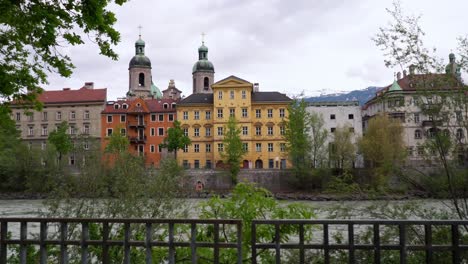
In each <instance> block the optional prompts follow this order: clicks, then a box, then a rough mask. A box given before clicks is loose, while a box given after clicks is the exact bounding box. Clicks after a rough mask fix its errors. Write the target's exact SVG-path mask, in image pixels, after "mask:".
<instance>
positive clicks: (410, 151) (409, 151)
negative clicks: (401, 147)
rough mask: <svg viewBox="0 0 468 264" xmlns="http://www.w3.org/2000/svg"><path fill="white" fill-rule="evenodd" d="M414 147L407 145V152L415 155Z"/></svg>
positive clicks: (409, 154)
mask: <svg viewBox="0 0 468 264" xmlns="http://www.w3.org/2000/svg"><path fill="white" fill-rule="evenodd" d="M413 149H414V148H413V147H407V148H406V153H407V154H408V156H413V152H414V150H413Z"/></svg>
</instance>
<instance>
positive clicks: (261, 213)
mask: <svg viewBox="0 0 468 264" xmlns="http://www.w3.org/2000/svg"><path fill="white" fill-rule="evenodd" d="M200 207H201V212H200V217H201V218H206V219H240V220H242V221H243V222H242V223H243V226H244V228H243V229H242V232H243V233H242V255H243V258H244V260H245V261H248V260H249V258H250V256H251V249H250V247H249V244H250V242H251V238H252V234H251V233H250V232H251V229H250V226H251V223H252V220H255V219H310V218H312V217H314V214H313V212H312V210H311V209H310V208H308V207H307V206H305V205H304V204H295V203H291V204H288V205H287V206H281V205H280V204H279V203H278V201H276V200H275V198H274V197H272V194H271V193H270V192H269V191H267V190H266V189H263V188H259V187H255V186H254V185H253V184H248V183H239V184H237V185H236V187H235V188H234V190H233V192H232V196H231V197H230V198H228V199H221V198H220V197H218V196H215V197H212V198H210V200H208V201H207V202H204V203H202V204H201V205H200ZM204 233H205V234H206V232H204ZM297 233H298V226H294V225H284V226H281V227H280V236H281V241H282V242H284V241H288V239H289V236H290V235H292V234H297ZM231 235H232V236H234V235H235V233H231ZM310 235H311V234H306V236H310ZM256 236H257V241H258V242H263V243H272V242H273V241H274V237H275V231H274V228H271V227H267V226H259V227H258V228H257V233H256ZM227 239H228V240H229V241H234V240H235V239H234V238H233V237H227ZM257 257H258V258H260V261H259V262H260V263H270V261H272V260H274V258H273V255H272V254H271V252H268V251H260V252H258V255H257ZM205 258H212V253H211V254H209V255H207V256H205ZM231 258H232V256H231V255H229V254H225V255H223V254H222V255H221V257H220V260H221V262H227V263H230V262H228V260H230V259H231ZM231 262H232V259H231Z"/></svg>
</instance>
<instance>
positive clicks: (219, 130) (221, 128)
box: [218, 127, 223, 136]
mask: <svg viewBox="0 0 468 264" xmlns="http://www.w3.org/2000/svg"><path fill="white" fill-rule="evenodd" d="M222 135H223V127H218V136H222Z"/></svg>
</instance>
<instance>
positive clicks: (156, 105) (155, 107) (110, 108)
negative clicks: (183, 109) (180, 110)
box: [102, 99, 178, 114]
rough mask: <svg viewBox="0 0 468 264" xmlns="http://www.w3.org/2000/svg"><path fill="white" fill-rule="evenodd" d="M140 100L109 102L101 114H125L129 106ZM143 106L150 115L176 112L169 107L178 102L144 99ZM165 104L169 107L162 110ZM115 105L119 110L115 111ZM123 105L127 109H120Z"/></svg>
mask: <svg viewBox="0 0 468 264" xmlns="http://www.w3.org/2000/svg"><path fill="white" fill-rule="evenodd" d="M136 100H140V99H133V100H118V101H109V102H107V104H106V107H105V108H104V110H103V111H102V113H103V114H125V113H127V112H128V110H129V108H130V106H131V105H132V104H133V103H134V102H135V101H136ZM142 101H143V102H144V103H145V104H146V107H147V108H148V110H149V111H150V112H151V113H155V112H176V109H175V108H172V107H171V105H172V104H173V103H175V104H177V102H178V100H174V99H160V100H158V99H145V100H142ZM165 103H167V104H168V105H169V107H168V108H167V109H165V108H164V104H165ZM115 104H119V108H118V109H115V106H114V105H115ZM123 104H127V105H128V108H127V109H124V108H122V105H123ZM132 112H134V111H132Z"/></svg>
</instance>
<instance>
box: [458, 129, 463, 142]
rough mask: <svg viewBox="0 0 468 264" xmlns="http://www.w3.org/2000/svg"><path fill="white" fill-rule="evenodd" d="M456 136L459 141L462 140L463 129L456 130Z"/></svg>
mask: <svg viewBox="0 0 468 264" xmlns="http://www.w3.org/2000/svg"><path fill="white" fill-rule="evenodd" d="M456 136H457V139H459V140H460V139H462V138H463V137H464V135H463V129H461V128H459V129H457V134H456Z"/></svg>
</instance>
